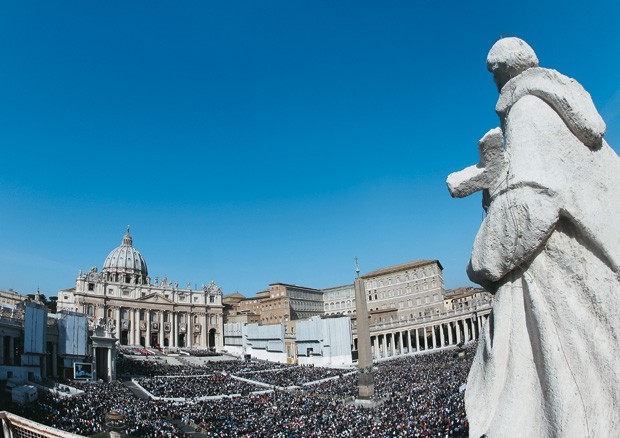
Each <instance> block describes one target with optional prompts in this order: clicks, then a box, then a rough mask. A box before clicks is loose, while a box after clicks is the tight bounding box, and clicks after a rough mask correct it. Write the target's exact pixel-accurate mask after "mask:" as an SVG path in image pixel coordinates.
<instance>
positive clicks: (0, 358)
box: [0, 335, 5, 365]
mask: <svg viewBox="0 0 620 438" xmlns="http://www.w3.org/2000/svg"><path fill="white" fill-rule="evenodd" d="M4 357H5V353H4V336H3V335H0V365H4Z"/></svg>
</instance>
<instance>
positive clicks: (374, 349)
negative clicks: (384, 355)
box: [358, 336, 379, 359]
mask: <svg viewBox="0 0 620 438" xmlns="http://www.w3.org/2000/svg"><path fill="white" fill-rule="evenodd" d="M373 338H374V340H375V342H374V344H373V345H372V350H373V352H374V354H375V359H377V358H378V357H379V336H373ZM358 346H359V341H358Z"/></svg>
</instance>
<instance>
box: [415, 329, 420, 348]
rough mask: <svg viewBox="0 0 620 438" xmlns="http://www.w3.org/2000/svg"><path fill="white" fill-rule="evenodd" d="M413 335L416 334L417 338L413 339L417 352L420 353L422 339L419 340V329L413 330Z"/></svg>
mask: <svg viewBox="0 0 620 438" xmlns="http://www.w3.org/2000/svg"><path fill="white" fill-rule="evenodd" d="M413 333H414V334H415V337H414V338H413V339H414V340H415V351H416V352H418V351H420V338H418V329H417V328H416V329H413Z"/></svg>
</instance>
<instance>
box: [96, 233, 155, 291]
mask: <svg viewBox="0 0 620 438" xmlns="http://www.w3.org/2000/svg"><path fill="white" fill-rule="evenodd" d="M103 273H104V275H105V276H106V278H107V279H108V281H118V282H122V283H134V284H143V283H146V282H147V277H148V275H149V271H148V269H147V267H146V262H145V261H144V257H142V254H140V253H139V252H138V250H137V249H135V248H134V247H133V240H132V238H131V235H130V234H129V227H127V232H126V233H125V235H124V236H123V242H122V244H121V246H119V247H118V248H114V249H113V250H112V251H111V252H110V254H108V256H107V257H106V259H105V262H103Z"/></svg>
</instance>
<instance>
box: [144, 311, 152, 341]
mask: <svg viewBox="0 0 620 438" xmlns="http://www.w3.org/2000/svg"><path fill="white" fill-rule="evenodd" d="M144 318H145V320H146V337H145V339H144V345H145V346H147V347H150V346H151V311H150V310H148V309H145V310H144Z"/></svg>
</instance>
